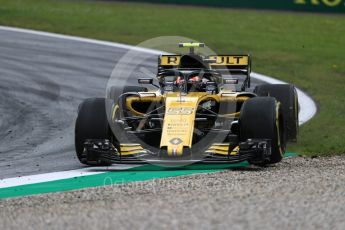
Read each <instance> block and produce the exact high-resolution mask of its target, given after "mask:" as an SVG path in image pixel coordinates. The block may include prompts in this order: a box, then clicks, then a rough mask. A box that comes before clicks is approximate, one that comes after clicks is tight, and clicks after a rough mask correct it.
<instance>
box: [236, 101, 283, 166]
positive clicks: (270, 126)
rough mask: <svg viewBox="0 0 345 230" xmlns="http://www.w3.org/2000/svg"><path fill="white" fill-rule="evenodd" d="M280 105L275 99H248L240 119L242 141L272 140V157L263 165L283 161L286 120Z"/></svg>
mask: <svg viewBox="0 0 345 230" xmlns="http://www.w3.org/2000/svg"><path fill="white" fill-rule="evenodd" d="M282 115H283V114H282V110H281V107H280V103H279V102H277V101H276V100H275V99H274V98H273V97H255V98H251V99H248V100H247V101H246V102H245V103H244V104H243V106H242V109H241V113H240V117H239V132H240V135H239V136H240V141H241V142H243V141H246V140H248V139H256V138H258V139H261V138H263V139H270V140H271V145H272V146H271V147H272V152H271V157H270V159H269V161H267V162H263V164H273V163H278V162H280V161H281V160H282V159H283V156H284V153H285V147H286V137H285V130H284V120H283V116H282Z"/></svg>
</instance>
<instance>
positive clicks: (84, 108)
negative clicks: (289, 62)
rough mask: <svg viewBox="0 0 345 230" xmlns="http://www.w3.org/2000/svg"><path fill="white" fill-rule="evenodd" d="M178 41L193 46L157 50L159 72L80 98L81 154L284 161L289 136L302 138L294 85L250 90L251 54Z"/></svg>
mask: <svg viewBox="0 0 345 230" xmlns="http://www.w3.org/2000/svg"><path fill="white" fill-rule="evenodd" d="M179 45H180V46H181V47H189V49H190V51H189V53H187V54H183V55H161V56H159V58H158V72H157V78H156V79H153V78H140V79H138V83H139V85H140V86H139V85H138V86H126V87H125V88H124V89H121V90H120V89H116V87H112V88H111V90H110V93H109V96H108V98H90V99H86V100H85V101H84V102H83V103H82V104H81V105H80V106H79V112H78V118H77V120H76V126H75V148H76V152H77V156H78V159H79V160H80V161H81V162H82V163H84V164H88V165H109V164H112V163H126V164H128V163H159V164H177V165H178V164H188V163H195V162H205V163H235V162H240V161H245V160H248V161H249V162H250V163H252V164H257V165H265V164H272V163H277V162H279V161H281V160H282V158H283V155H284V152H285V147H286V143H287V142H288V141H296V139H297V133H298V98H297V93H296V90H295V87H294V86H293V85H289V84H286V85H285V84H284V85H283V84H280V85H270V84H262V85H258V86H256V87H255V89H254V91H250V90H249V88H250V84H251V82H250V72H251V57H250V56H249V55H209V56H203V55H199V54H196V52H195V51H194V50H195V48H196V47H203V46H204V44H203V43H180V44H179ZM154 82H158V83H156V84H155V83H154ZM145 85H147V86H148V85H155V86H156V89H155V90H148V89H147V87H145ZM114 95H117V96H114Z"/></svg>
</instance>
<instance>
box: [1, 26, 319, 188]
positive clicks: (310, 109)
mask: <svg viewBox="0 0 345 230" xmlns="http://www.w3.org/2000/svg"><path fill="white" fill-rule="evenodd" d="M0 30H5V31H12V32H18V33H28V34H34V35H40V36H45V37H53V38H60V39H67V40H71V41H78V42H85V43H91V44H97V45H102V46H110V47H117V48H121V49H131V50H135V51H138V52H144V53H150V54H157V55H159V54H162V53H165V52H162V51H159V50H154V49H148V48H142V47H136V46H131V45H126V44H121V43H116V42H108V41H101V40H96V39H89V38H82V37H77V36H71V35H63V34H57V33H50V32H43V31H37V30H31V29H22V28H14V27H7V26H0ZM251 76H252V77H253V78H255V79H258V80H262V81H265V82H267V83H270V84H286V82H284V81H280V80H277V79H274V78H272V77H269V76H265V75H262V74H258V73H252V75H251ZM297 93H298V97H299V105H300V108H301V109H300V113H299V118H300V125H302V124H304V123H306V122H307V121H309V120H310V119H311V118H313V117H314V116H315V114H316V112H317V106H316V104H315V102H314V101H313V99H312V98H311V97H309V96H308V95H307V94H306V93H305V92H303V91H302V90H300V89H297ZM113 167H114V169H118V168H117V166H116V165H114V166H113ZM131 167H135V166H127V168H131ZM125 168H126V166H124V167H123V168H121V169H125ZM102 169H104V168H102ZM92 170H95V169H94V168H93V169H92ZM99 173H104V172H94V171H90V168H84V169H76V170H69V171H60V172H52V173H44V174H37V175H31V176H23V177H14V178H6V179H1V180H0V189H1V188H8V187H14V186H19V185H27V184H34V183H41V182H48V181H54V180H61V179H68V178H73V177H79V176H90V175H95V174H99Z"/></svg>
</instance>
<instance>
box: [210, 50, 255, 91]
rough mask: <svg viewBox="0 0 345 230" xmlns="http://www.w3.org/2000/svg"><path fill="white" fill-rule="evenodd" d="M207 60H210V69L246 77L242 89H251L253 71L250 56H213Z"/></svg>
mask: <svg viewBox="0 0 345 230" xmlns="http://www.w3.org/2000/svg"><path fill="white" fill-rule="evenodd" d="M207 58H208V59H209V60H210V61H209V62H210V64H209V66H210V69H213V70H216V71H219V72H225V73H229V74H231V75H244V76H245V77H246V79H245V80H244V82H243V84H242V87H241V89H242V90H245V88H250V73H251V69H252V59H251V56H250V55H211V56H208V57H207Z"/></svg>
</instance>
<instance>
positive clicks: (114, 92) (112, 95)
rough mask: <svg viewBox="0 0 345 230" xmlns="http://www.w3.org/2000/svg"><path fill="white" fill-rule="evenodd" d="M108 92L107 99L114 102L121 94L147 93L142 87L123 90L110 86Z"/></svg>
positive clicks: (128, 87) (126, 87)
mask: <svg viewBox="0 0 345 230" xmlns="http://www.w3.org/2000/svg"><path fill="white" fill-rule="evenodd" d="M108 92H109V93H108V98H109V99H112V100H115V101H116V100H117V98H118V97H119V96H120V95H121V94H123V93H129V92H134V93H138V92H147V88H146V87H142V86H125V87H124V88H120V87H118V86H111V87H110V89H109V91H108Z"/></svg>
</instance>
